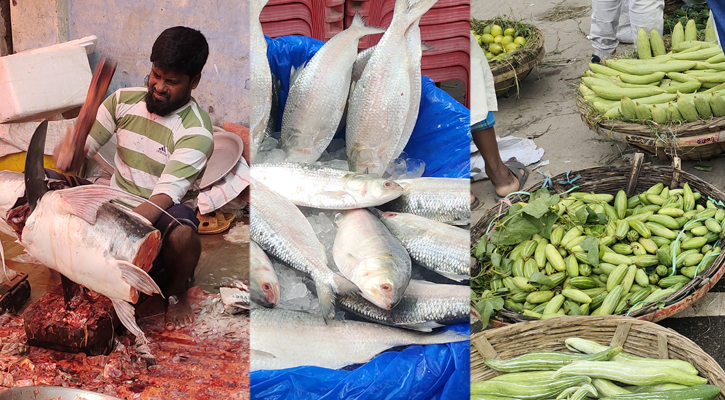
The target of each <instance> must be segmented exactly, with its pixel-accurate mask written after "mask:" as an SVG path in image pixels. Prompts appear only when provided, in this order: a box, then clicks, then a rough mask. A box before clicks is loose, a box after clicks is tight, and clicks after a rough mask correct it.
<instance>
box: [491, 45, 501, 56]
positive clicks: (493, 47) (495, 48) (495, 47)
mask: <svg viewBox="0 0 725 400" xmlns="http://www.w3.org/2000/svg"><path fill="white" fill-rule="evenodd" d="M488 51H490V52H491V53H493V54H494V55H498V54H501V52H502V51H503V47H501V45H499V44H496V43H491V45H489V46H488Z"/></svg>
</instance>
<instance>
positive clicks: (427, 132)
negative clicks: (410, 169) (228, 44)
mask: <svg viewBox="0 0 725 400" xmlns="http://www.w3.org/2000/svg"><path fill="white" fill-rule="evenodd" d="M265 39H267V58H268V59H269V66H270V69H271V70H272V73H273V74H274V76H275V77H276V78H277V79H278V80H279V81H280V93H279V108H278V114H277V118H276V121H277V127H276V130H277V131H279V130H280V129H281V123H282V122H281V121H282V115H283V113H284V104H285V103H286V102H287V94H288V92H289V81H290V71H291V70H292V67H293V66H294V67H295V68H299V67H300V66H302V65H303V64H304V63H305V62H307V61H308V60H309V59H311V58H312V56H313V55H315V53H316V52H317V50H319V49H320V47H322V45H323V44H324V42H322V41H320V40H317V39H312V38H308V37H304V36H283V37H279V38H276V39H270V38H268V37H265ZM470 130H471V125H470V112H469V110H468V109H467V108H466V107H464V106H463V105H462V104H461V103H459V102H457V101H456V100H455V99H454V98H453V97H451V96H450V95H449V94H448V93H446V92H445V91H443V90H441V89H439V88H437V87H436V86H435V83H434V82H433V80H432V79H430V78H428V77H426V76H423V78H422V88H421V102H420V112H419V114H418V121H417V122H416V124H415V129H414V130H413V134H412V135H411V137H410V140H409V141H408V144H407V146H406V147H405V149H404V151H405V152H406V153H407V154H408V157H409V158H414V159H419V160H423V161H424V162H425V172H424V173H423V176H431V177H446V178H469V177H470V169H471V167H470V161H471V158H470V153H471V152H470V143H471V136H470V135H471V133H470Z"/></svg>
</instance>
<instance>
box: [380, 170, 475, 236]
mask: <svg viewBox="0 0 725 400" xmlns="http://www.w3.org/2000/svg"><path fill="white" fill-rule="evenodd" d="M395 182H397V183H398V184H399V185H400V186H402V187H403V189H404V190H405V191H404V192H403V195H402V196H400V197H398V198H397V199H395V200H393V201H391V202H390V203H387V204H384V205H382V206H381V207H380V208H381V209H382V210H385V211H395V212H402V213H409V214H415V215H418V216H421V217H425V218H428V219H432V220H434V221H440V222H445V223H447V224H451V225H467V224H468V223H469V222H470V220H471V183H470V181H469V180H468V179H457V178H415V179H399V180H397V181H395Z"/></svg>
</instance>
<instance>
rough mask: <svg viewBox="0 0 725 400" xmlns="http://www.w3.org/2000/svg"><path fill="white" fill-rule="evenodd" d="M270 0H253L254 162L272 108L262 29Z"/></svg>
mask: <svg viewBox="0 0 725 400" xmlns="http://www.w3.org/2000/svg"><path fill="white" fill-rule="evenodd" d="M267 1H268V0H252V2H251V7H250V8H251V10H250V16H251V26H250V32H249V36H250V40H251V44H250V48H251V51H250V57H249V58H250V69H251V75H252V76H251V77H250V88H249V93H250V97H251V98H250V100H249V103H250V109H249V121H250V127H249V131H250V139H251V146H252V147H251V150H250V153H251V154H250V156H251V159H252V162H254V160H255V159H256V155H257V153H258V152H259V148H260V146H261V145H262V142H263V141H264V138H265V136H266V134H267V123H268V121H269V119H270V112H271V109H272V71H271V69H270V68H269V60H268V59H267V41H266V40H265V39H264V33H263V32H262V23H261V22H260V21H259V15H260V14H261V13H262V9H263V8H264V6H265V5H266V4H267Z"/></svg>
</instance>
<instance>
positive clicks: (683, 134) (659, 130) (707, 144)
mask: <svg viewBox="0 0 725 400" xmlns="http://www.w3.org/2000/svg"><path fill="white" fill-rule="evenodd" d="M577 108H578V110H579V115H580V116H581V119H582V121H584V123H585V124H586V125H587V126H588V127H589V129H591V130H592V131H594V132H595V133H597V134H599V135H602V136H605V137H608V138H610V139H613V140H616V141H619V142H623V143H627V144H629V145H630V146H632V147H634V148H637V149H640V150H642V151H644V152H645V153H648V154H654V155H656V156H658V157H659V158H660V159H663V160H666V159H672V158H673V157H679V158H680V159H682V160H696V161H699V160H703V159H709V158H712V157H715V156H717V155H719V154H721V153H723V152H725V117H719V118H711V119H709V120H699V121H695V122H687V123H682V124H673V125H671V126H667V127H659V126H658V125H657V124H656V123H655V122H649V123H648V124H636V123H632V122H624V121H618V120H611V119H603V118H601V117H599V116H598V115H597V113H596V112H595V111H593V110H592V108H591V106H590V105H589V104H588V103H587V102H586V101H585V100H584V99H583V98H581V96H579V97H578V98H577Z"/></svg>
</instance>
